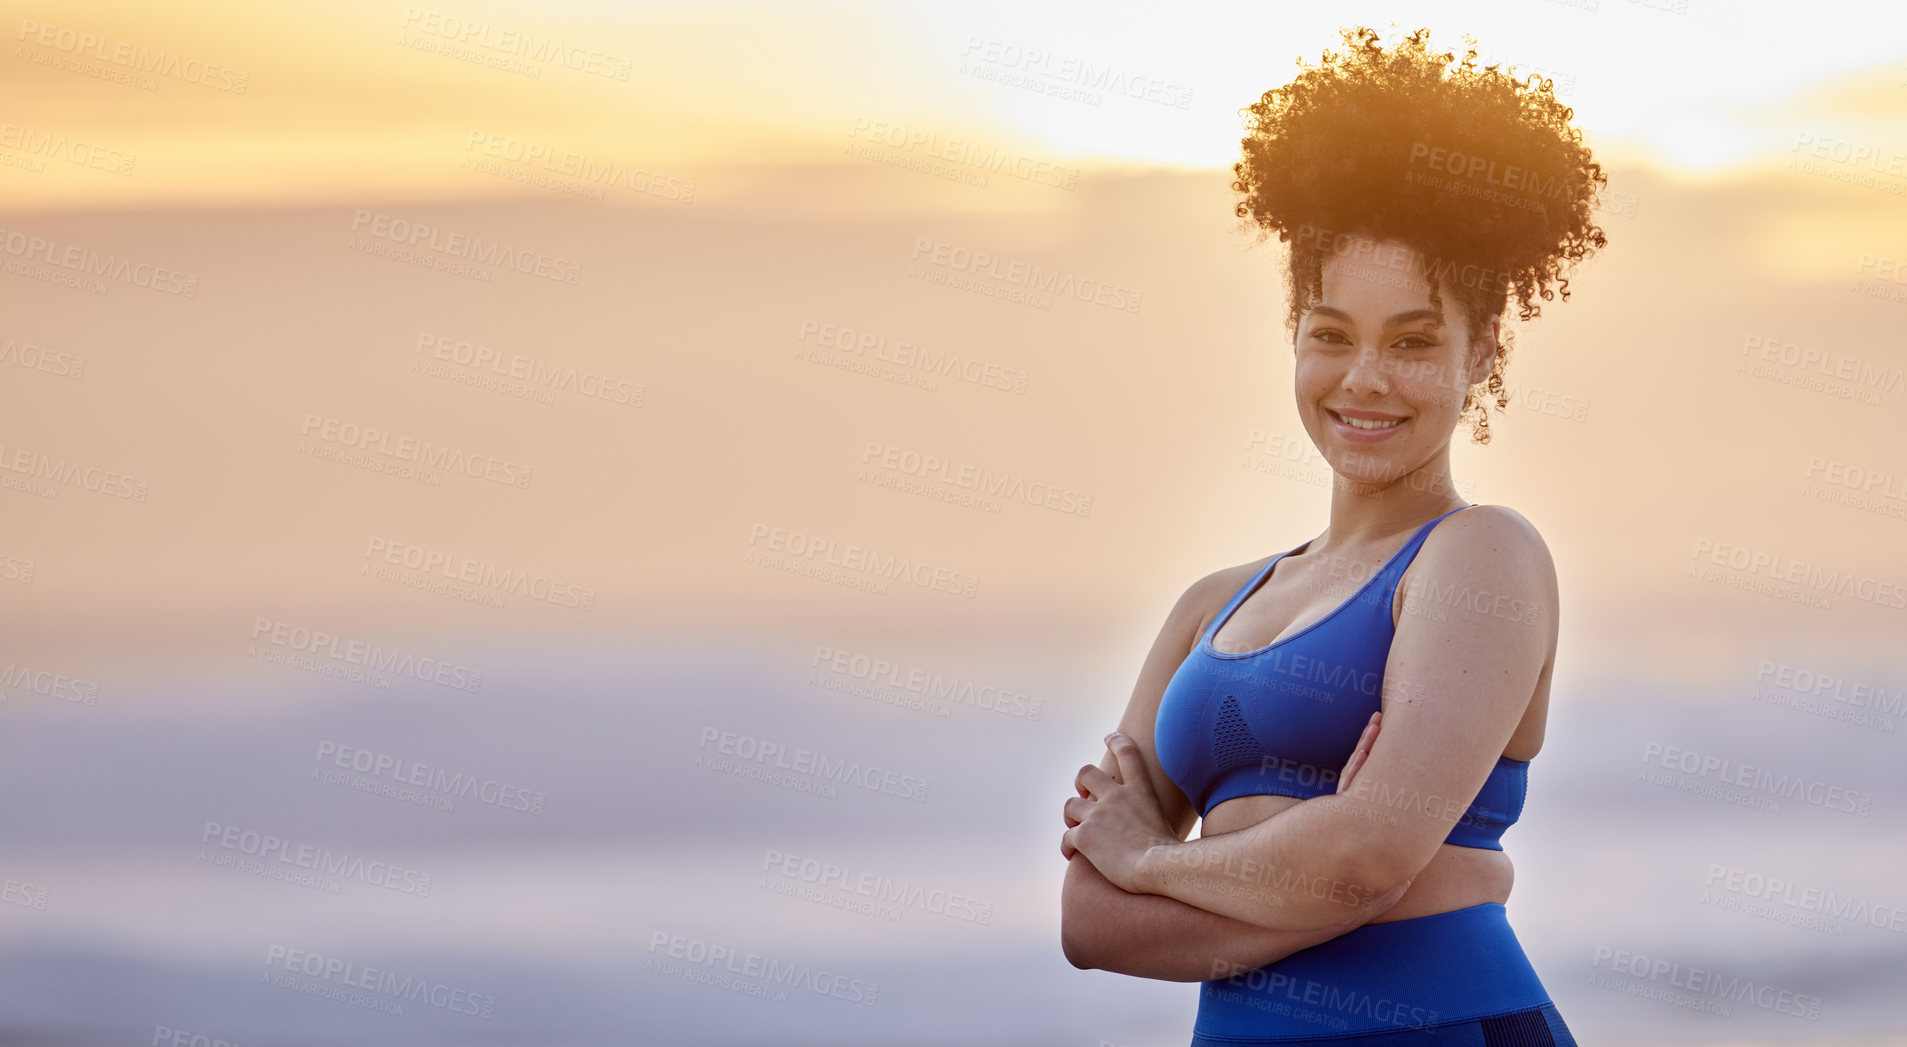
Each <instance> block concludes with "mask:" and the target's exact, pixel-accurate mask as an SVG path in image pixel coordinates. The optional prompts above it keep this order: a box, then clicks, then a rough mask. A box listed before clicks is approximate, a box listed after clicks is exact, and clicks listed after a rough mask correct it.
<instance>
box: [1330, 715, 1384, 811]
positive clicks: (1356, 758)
mask: <svg viewBox="0 0 1907 1047" xmlns="http://www.w3.org/2000/svg"><path fill="white" fill-rule="evenodd" d="M1383 722H1384V714H1383V713H1382V712H1374V713H1372V714H1371V718H1370V719H1369V720H1367V721H1365V724H1364V733H1363V734H1360V735H1358V736H1357V748H1355V749H1353V750H1351V758H1350V759H1349V760H1346V761H1344V770H1343V771H1342V772H1340V773H1339V774H1338V792H1340V793H1341V792H1344V791H1345V790H1346V789H1349V788H1350V787H1351V779H1353V778H1355V777H1357V772H1358V769H1359V768H1361V767H1363V766H1364V760H1365V758H1366V757H1368V756H1370V755H1371V746H1372V745H1373V744H1374V743H1375V742H1376V741H1377V732H1378V730H1379V728H1380V727H1382V725H1383Z"/></svg>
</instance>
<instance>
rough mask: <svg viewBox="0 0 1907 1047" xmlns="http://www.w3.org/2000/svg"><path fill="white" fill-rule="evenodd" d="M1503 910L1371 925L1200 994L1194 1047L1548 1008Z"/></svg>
mask: <svg viewBox="0 0 1907 1047" xmlns="http://www.w3.org/2000/svg"><path fill="white" fill-rule="evenodd" d="M1549 1002H1550V998H1549V993H1548V991H1547V990H1545V989H1544V988H1543V983H1542V981H1541V979H1539V978H1538V977H1537V976H1536V970H1535V968H1533V967H1532V966H1530V961H1529V957H1528V956H1526V955H1524V953H1523V946H1522V943H1520V942H1518V941H1517V940H1516V933H1515V932H1514V931H1512V930H1511V929H1510V921H1509V918H1508V915H1507V913H1506V912H1505V910H1504V908H1503V906H1502V905H1501V904H1499V903H1497V902H1485V903H1483V904H1481V905H1472V906H1469V907H1468V908H1463V909H1453V910H1451V911H1449V912H1441V913H1433V914H1431V915H1429V916H1419V917H1416V918H1415V919H1409V920H1393V921H1391V922H1389V923H1367V924H1365V925H1364V926H1362V927H1359V928H1357V929H1356V930H1354V931H1351V932H1350V933H1348V934H1343V935H1340V936H1338V937H1336V938H1333V939H1331V940H1330V941H1328V942H1324V943H1322V944H1319V945H1314V946H1312V947H1311V948H1309V949H1304V950H1301V951H1299V952H1295V953H1293V954H1291V955H1290V956H1287V957H1285V958H1284V959H1282V960H1276V961H1274V962H1272V963H1269V964H1266V965H1265V966H1263V967H1259V968H1256V969H1255V970H1251V971H1246V972H1243V973H1241V974H1237V975H1234V976H1232V977H1230V978H1220V979H1215V980H1213V981H1208V982H1204V983H1202V984H1201V985H1200V988H1199V1009H1198V1019H1197V1021H1196V1022H1195V1024H1194V1025H1193V1032H1194V1033H1195V1035H1197V1036H1199V1037H1201V1038H1202V1039H1200V1040H1199V1041H1197V1042H1201V1043H1210V1044H1227V1043H1238V1044H1250V1043H1261V1042H1266V1041H1267V1040H1269V1041H1272V1042H1276V1041H1278V1040H1281V1039H1282V1040H1292V1041H1294V1042H1302V1041H1303V1040H1306V1039H1323V1038H1330V1037H1334V1036H1343V1035H1346V1034H1356V1033H1372V1032H1395V1031H1398V1030H1403V1029H1428V1028H1431V1027H1433V1026H1437V1025H1442V1024H1445V1023H1448V1022H1454V1021H1464V1020H1468V1019H1473V1018H1481V1017H1487V1016H1490V1015H1497V1014H1507V1013H1510V1012H1513V1011H1518V1010H1524V1009H1527V1008H1532V1007H1540V1006H1542V1005H1543V1004H1546V1003H1549Z"/></svg>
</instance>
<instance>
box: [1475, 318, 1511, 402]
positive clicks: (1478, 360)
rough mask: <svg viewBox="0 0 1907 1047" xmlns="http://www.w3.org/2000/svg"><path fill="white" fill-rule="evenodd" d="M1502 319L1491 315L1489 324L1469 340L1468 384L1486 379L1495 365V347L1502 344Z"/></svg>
mask: <svg viewBox="0 0 1907 1047" xmlns="http://www.w3.org/2000/svg"><path fill="white" fill-rule="evenodd" d="M1502 337H1503V319H1502V318H1501V317H1491V318H1490V326H1489V328H1488V329H1487V330H1485V331H1483V332H1482V333H1481V334H1480V335H1479V336H1478V337H1476V338H1474V339H1472V340H1471V343H1470V349H1471V355H1470V384H1471V385H1475V384H1477V383H1478V382H1482V381H1485V380H1487V379H1488V378H1489V377H1490V372H1491V370H1493V369H1494V368H1495V367H1496V354H1497V348H1498V347H1499V346H1500V345H1502V342H1501V339H1502Z"/></svg>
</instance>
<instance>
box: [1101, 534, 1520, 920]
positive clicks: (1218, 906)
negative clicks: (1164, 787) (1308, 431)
mask: <svg viewBox="0 0 1907 1047" xmlns="http://www.w3.org/2000/svg"><path fill="white" fill-rule="evenodd" d="M1419 561H1420V562H1421V563H1422V564H1423V566H1422V567H1421V568H1420V569H1419V574H1420V576H1421V577H1422V579H1423V580H1424V581H1425V583H1426V584H1424V585H1420V586H1413V587H1411V588H1410V589H1408V590H1407V591H1406V593H1405V598H1404V608H1403V613H1402V615H1401V616H1400V620H1399V622H1398V626H1397V632H1396V635H1395V638H1394V639H1393V641H1392V643H1391V649H1390V657H1389V659H1388V661H1387V663H1386V667H1385V681H1386V690H1387V692H1390V691H1395V692H1396V693H1408V694H1413V695H1419V696H1421V697H1417V698H1414V699H1401V698H1392V697H1387V698H1386V700H1385V717H1384V718H1385V720H1386V721H1387V726H1386V729H1385V738H1384V739H1383V740H1382V741H1381V742H1380V743H1378V744H1376V745H1374V746H1373V748H1372V751H1371V754H1370V757H1369V758H1368V761H1367V764H1366V766H1365V767H1364V768H1363V769H1362V771H1361V772H1360V775H1359V781H1358V782H1357V784H1356V787H1355V788H1354V789H1351V790H1349V791H1347V792H1344V793H1341V794H1339V795H1336V796H1321V797H1318V798H1316V799H1313V800H1307V801H1305V802H1303V803H1300V804H1297V805H1295V806H1293V807H1291V808H1290V809H1288V810H1286V811H1283V812H1281V813H1280V815H1279V816H1278V817H1276V818H1268V819H1266V820H1265V821H1263V822H1260V823H1258V824H1257V825H1253V826H1249V827H1247V828H1244V829H1241V830H1239V831H1237V832H1232V833H1225V834H1223V835H1221V836H1215V837H1206V838H1201V839H1198V840H1191V841H1187V840H1186V839H1185V837H1184V835H1183V834H1180V835H1179V836H1177V837H1172V836H1170V835H1169V834H1168V833H1166V832H1165V831H1164V830H1163V827H1162V826H1161V825H1160V824H1159V823H1158V819H1157V816H1156V814H1155V813H1154V811H1155V804H1154V802H1153V801H1152V799H1151V798H1150V797H1148V796H1145V795H1143V793H1144V791H1145V788H1146V782H1145V781H1144V780H1143V779H1134V778H1131V777H1127V778H1125V779H1121V778H1120V777H1118V776H1117V775H1109V774H1105V773H1102V772H1101V771H1100V769H1098V768H1091V767H1088V768H1085V769H1084V770H1082V771H1081V772H1080V785H1081V788H1082V790H1083V791H1086V792H1089V793H1090V794H1091V795H1090V796H1088V797H1086V798H1083V799H1080V800H1069V801H1068V802H1067V807H1068V810H1069V811H1071V812H1075V814H1076V816H1077V819H1076V820H1078V821H1079V822H1080V824H1079V825H1078V826H1077V827H1075V828H1073V829H1070V830H1068V832H1069V839H1071V840H1072V842H1073V846H1077V847H1078V848H1079V849H1080V850H1081V851H1084V852H1085V853H1086V854H1087V855H1088V856H1089V857H1090V858H1091V859H1092V861H1093V864H1094V867H1095V868H1097V869H1098V870H1099V871H1100V872H1101V873H1103V874H1104V875H1105V876H1106V878H1107V879H1108V880H1110V881H1112V882H1113V883H1114V884H1117V885H1119V886H1121V887H1123V888H1125V889H1127V890H1130V891H1133V892H1134V893H1148V894H1161V895H1165V896H1167V897H1171V898H1175V899H1177V900H1179V901H1183V902H1186V903H1188V904H1190V905H1194V906H1197V907H1198V908H1200V909H1205V910H1208V911H1211V912H1215V913H1218V914H1220V915H1224V916H1230V917H1233V918H1234V919H1239V920H1244V921H1246V922H1248V923H1253V924H1257V925H1259V926H1262V927H1268V928H1274V929H1282V930H1292V931H1308V930H1321V929H1325V928H1329V927H1335V926H1338V925H1340V924H1341V923H1342V922H1343V921H1344V919H1345V917H1346V913H1347V911H1348V909H1349V908H1350V907H1356V906H1361V905H1363V904H1366V903H1367V902H1368V900H1369V899H1371V898H1374V897H1381V896H1382V895H1383V894H1384V893H1385V892H1388V891H1390V890H1391V889H1393V888H1394V887H1395V886H1396V885H1397V884H1399V883H1401V882H1404V881H1406V880H1407V879H1408V878H1410V877H1412V876H1415V875H1416V874H1417V872H1418V871H1419V870H1421V869H1422V868H1423V867H1424V866H1425V865H1426V864H1428V863H1429V861H1430V859H1431V858H1432V857H1434V856H1435V854H1436V851H1437V848H1438V847H1439V846H1440V845H1441V844H1442V843H1443V840H1444V838H1445V837H1446V836H1447V835H1448V834H1449V831H1450V827H1451V825H1452V824H1454V822H1455V821H1456V819H1458V818H1459V817H1461V816H1462V815H1463V812H1464V810H1465V809H1466V808H1467V806H1468V804H1469V803H1470V801H1471V800H1472V799H1474V798H1475V796H1476V794H1477V791H1478V789H1480V788H1481V787H1482V785H1483V782H1484V781H1485V779H1487V778H1488V776H1489V773H1490V769H1491V768H1492V767H1493V766H1494V765H1495V762H1496V759H1497V757H1498V756H1499V755H1500V754H1501V753H1502V751H1503V747H1504V746H1505V745H1506V744H1508V742H1509V738H1510V736H1511V734H1513V733H1514V731H1515V729H1516V727H1517V724H1518V722H1519V721H1520V720H1521V719H1522V716H1523V713H1524V711H1525V709H1526V708H1527V706H1528V703H1529V700H1530V696H1531V694H1532V693H1533V692H1534V689H1535V686H1536V681H1537V679H1538V678H1539V676H1540V675H1541V673H1542V670H1543V666H1544V665H1545V664H1546V662H1547V661H1548V657H1549V651H1550V650H1552V649H1553V648H1554V645H1555V637H1556V616H1555V606H1556V576H1555V567H1554V565H1553V564H1552V563H1551V561H1550V558H1549V551H1548V549H1547V548H1545V547H1544V545H1543V541H1542V538H1541V537H1540V536H1539V535H1537V534H1536V532H1535V529H1534V528H1532V527H1530V525H1529V522H1528V521H1527V520H1524V519H1523V518H1522V517H1521V516H1519V515H1517V514H1516V513H1514V512H1511V511H1509V510H1503V509H1501V508H1500V507H1495V506H1491V507H1485V509H1484V510H1481V511H1477V512H1469V513H1462V514H1459V515H1457V516H1453V517H1451V519H1450V520H1449V521H1448V522H1447V523H1446V524H1445V525H1444V526H1443V527H1441V528H1439V529H1438V530H1437V531H1436V532H1434V533H1433V534H1432V536H1431V538H1430V539H1429V540H1428V541H1427V542H1426V543H1425V544H1424V546H1423V549H1422V551H1421V553H1420V556H1419ZM1477 594H1482V596H1481V597H1479V596H1478V595H1477ZM1505 608H1510V609H1515V613H1513V614H1512V613H1508V612H1507V611H1506V610H1505ZM1405 681H1407V683H1405ZM1112 746H1113V752H1114V753H1115V754H1116V755H1117V757H1118V766H1120V767H1133V766H1139V765H1141V762H1142V760H1143V759H1144V757H1143V755H1142V754H1141V752H1140V751H1139V750H1138V749H1137V748H1135V747H1134V746H1133V744H1132V741H1131V739H1125V738H1116V737H1115V738H1114V739H1113V740H1112Z"/></svg>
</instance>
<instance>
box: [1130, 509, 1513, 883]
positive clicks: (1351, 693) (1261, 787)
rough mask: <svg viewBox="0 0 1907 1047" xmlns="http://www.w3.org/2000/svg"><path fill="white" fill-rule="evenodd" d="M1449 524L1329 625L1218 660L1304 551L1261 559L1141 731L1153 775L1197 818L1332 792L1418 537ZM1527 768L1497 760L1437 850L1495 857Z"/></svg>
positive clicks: (1366, 708)
mask: <svg viewBox="0 0 1907 1047" xmlns="http://www.w3.org/2000/svg"><path fill="white" fill-rule="evenodd" d="M1468 508H1470V507H1469V506H1467V505H1464V506H1458V507H1457V508H1456V509H1452V510H1450V513H1455V512H1461V511H1462V510H1464V509H1468ZM1450 513H1445V514H1443V516H1439V517H1437V519H1435V520H1432V521H1430V522H1429V523H1427V524H1425V525H1423V526H1422V527H1419V528H1418V529H1417V533H1416V534H1413V535H1411V537H1410V541H1408V542H1405V543H1404V546H1403V548H1401V549H1399V550H1397V552H1395V553H1393V554H1391V558H1390V559H1388V560H1386V561H1384V565H1383V566H1382V567H1380V568H1378V570H1377V573H1376V574H1373V575H1372V576H1371V578H1370V580H1369V581H1367V582H1365V583H1364V584H1363V586H1361V587H1360V588H1359V589H1358V590H1357V592H1355V593H1352V594H1351V596H1350V598H1349V599H1347V600H1345V601H1344V602H1343V603H1341V604H1339V605H1338V606H1337V608H1336V609H1334V610H1333V611H1332V612H1331V613H1330V614H1327V615H1325V616H1324V617H1323V618H1320V619H1318V620H1317V621H1316V622H1313V623H1312V624H1310V625H1307V626H1305V627H1304V628H1302V629H1300V630H1298V631H1297V632H1295V633H1292V634H1291V635H1289V636H1287V637H1285V638H1284V639H1282V640H1279V641H1277V642H1275V643H1273V644H1271V645H1269V646H1266V647H1261V648H1259V649H1257V650H1255V651H1244V652H1240V653H1237V654H1228V653H1226V652H1224V651H1220V650H1218V649H1217V648H1215V647H1213V646H1212V637H1214V636H1216V635H1218V630H1219V628H1220V627H1221V626H1223V625H1224V624H1225V622H1226V621H1227V620H1228V619H1230V618H1231V616H1232V612H1233V611H1235V610H1236V609H1237V608H1238V605H1239V604H1241V603H1243V602H1245V599H1246V597H1248V596H1250V595H1251V594H1252V593H1253V592H1255V591H1257V589H1258V587H1259V585H1260V584H1262V583H1263V582H1264V580H1265V578H1266V577H1268V576H1269V575H1270V574H1271V570H1272V568H1273V567H1276V566H1277V565H1278V561H1279V560H1282V559H1284V558H1285V557H1286V556H1289V555H1291V553H1294V552H1297V551H1298V550H1299V549H1303V548H1304V547H1305V546H1308V545H1310V544H1311V543H1310V542H1306V543H1304V545H1301V546H1298V547H1296V548H1294V549H1291V550H1289V551H1287V552H1283V553H1279V554H1278V555H1277V556H1274V557H1272V559H1271V562H1270V563H1267V564H1266V565H1265V566H1264V567H1262V568H1260V569H1259V571H1258V573H1257V574H1256V575H1254V576H1253V577H1252V579H1251V580H1250V581H1249V582H1246V583H1245V585H1244V587H1243V588H1241V589H1239V590H1238V592H1237V593H1235V594H1233V596H1232V598H1231V601H1230V602H1229V603H1227V604H1226V605H1225V607H1224V608H1223V609H1222V610H1220V611H1219V612H1218V615H1217V616H1216V617H1215V618H1213V619H1212V624H1211V625H1210V626H1208V627H1206V630H1205V632H1204V633H1203V634H1202V635H1201V636H1200V637H1199V640H1198V643H1197V644H1196V645H1194V646H1193V648H1192V650H1191V652H1190V653H1189V654H1187V655H1186V656H1185V660H1184V661H1183V662H1181V663H1180V664H1179V668H1178V671H1177V672H1175V673H1173V674H1172V681H1171V682H1170V683H1169V684H1167V685H1166V688H1165V693H1164V695H1163V696H1162V697H1161V698H1160V701H1159V715H1158V719H1157V721H1156V722H1155V723H1154V725H1153V742H1154V745H1155V746H1156V748H1157V750H1158V754H1159V765H1160V767H1161V768H1162V769H1163V770H1164V771H1165V773H1166V776H1167V777H1168V778H1170V779H1172V782H1173V784H1175V785H1177V786H1178V787H1179V789H1180V790H1181V791H1182V792H1184V793H1185V795H1186V797H1187V798H1188V799H1190V800H1191V801H1192V803H1193V805H1194V806H1196V807H1197V808H1198V811H1199V816H1200V817H1201V818H1202V817H1204V816H1205V815H1207V814H1210V813H1211V810H1212V808H1214V807H1217V806H1218V805H1219V804H1221V803H1223V802H1225V801H1226V800H1230V799H1233V798H1236V797H1239V796H1263V795H1274V796H1297V797H1301V798H1304V799H1310V798H1312V797H1316V796H1324V795H1326V794H1329V793H1335V792H1336V791H1337V778H1338V772H1339V771H1340V770H1342V769H1343V767H1344V763H1345V761H1346V760H1349V759H1350V758H1351V753H1352V751H1353V750H1354V749H1356V747H1357V739H1358V736H1359V735H1361V734H1363V733H1364V725H1365V724H1366V723H1367V722H1369V720H1370V718H1371V714H1372V713H1373V712H1376V711H1377V709H1378V708H1379V705H1380V698H1381V696H1382V694H1383V683H1384V664H1385V662H1386V660H1387V659H1388V658H1389V657H1390V647H1391V639H1392V637H1393V636H1394V635H1395V632H1396V627H1395V626H1394V625H1392V624H1391V602H1392V600H1393V599H1394V597H1395V596H1396V593H1397V585H1398V583H1399V582H1400V581H1401V580H1402V578H1403V576H1404V570H1405V568H1407V567H1409V566H1410V562H1411V560H1413V559H1415V558H1416V556H1417V550H1418V549H1419V548H1420V547H1422V545H1423V544H1424V539H1425V538H1427V537H1429V535H1430V529H1431V528H1433V527H1435V526H1437V524H1438V522H1439V521H1441V520H1442V519H1443V518H1444V516H1449V515H1450ZM1529 766H1530V765H1529V762H1528V761H1527V760H1512V759H1510V758H1509V757H1507V756H1499V757H1498V758H1497V761H1496V766H1495V767H1494V768H1492V769H1491V771H1490V777H1489V778H1488V779H1487V780H1485V781H1484V783H1483V788H1482V789H1480V790H1478V792H1477V796H1476V798H1475V799H1474V800H1473V801H1472V802H1471V804H1470V807H1469V809H1468V810H1466V811H1465V812H1464V813H1463V816H1462V817H1461V818H1459V819H1458V820H1457V822H1456V824H1455V825H1454V826H1453V827H1452V828H1451V830H1450V835H1449V836H1447V837H1446V838H1445V839H1444V842H1445V843H1450V844H1456V845H1457V846H1459V847H1479V848H1483V849H1485V850H1492V851H1500V850H1502V849H1503V844H1502V842H1501V838H1502V836H1503V830H1505V829H1507V828H1509V827H1510V826H1511V825H1513V824H1515V822H1516V819H1517V817H1518V816H1520V815H1521V814H1522V813H1523V797H1524V794H1525V792H1526V791H1527V789H1528V783H1529Z"/></svg>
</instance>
